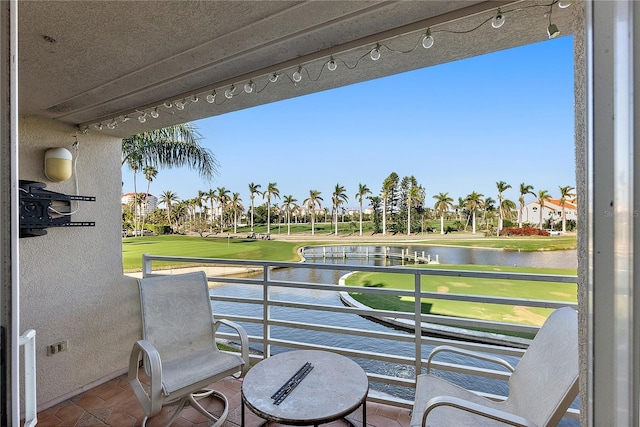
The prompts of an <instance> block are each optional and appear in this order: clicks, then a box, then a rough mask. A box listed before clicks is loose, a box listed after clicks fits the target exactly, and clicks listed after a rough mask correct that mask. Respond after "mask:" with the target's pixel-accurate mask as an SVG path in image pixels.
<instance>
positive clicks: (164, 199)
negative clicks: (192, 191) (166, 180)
mask: <svg viewBox="0 0 640 427" xmlns="http://www.w3.org/2000/svg"><path fill="white" fill-rule="evenodd" d="M179 200H180V199H179V198H178V195H177V194H176V193H174V192H173V191H169V190H165V191H164V192H163V193H162V195H161V196H160V203H164V204H165V206H166V207H167V221H169V228H170V229H171V230H173V227H172V225H171V204H172V203H173V202H177V201H179Z"/></svg>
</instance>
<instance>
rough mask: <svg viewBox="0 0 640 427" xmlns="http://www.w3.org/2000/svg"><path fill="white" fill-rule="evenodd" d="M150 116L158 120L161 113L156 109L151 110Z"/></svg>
mask: <svg viewBox="0 0 640 427" xmlns="http://www.w3.org/2000/svg"><path fill="white" fill-rule="evenodd" d="M149 115H150V116H151V117H153V118H154V119H157V118H158V117H160V113H158V109H157V108H154V109H153V110H151V112H150V113H149Z"/></svg>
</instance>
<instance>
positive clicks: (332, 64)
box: [327, 56, 338, 71]
mask: <svg viewBox="0 0 640 427" xmlns="http://www.w3.org/2000/svg"><path fill="white" fill-rule="evenodd" d="M327 68H328V69H329V71H335V70H336V68H338V64H337V63H336V60H335V59H333V56H332V57H331V59H330V60H329V62H327Z"/></svg>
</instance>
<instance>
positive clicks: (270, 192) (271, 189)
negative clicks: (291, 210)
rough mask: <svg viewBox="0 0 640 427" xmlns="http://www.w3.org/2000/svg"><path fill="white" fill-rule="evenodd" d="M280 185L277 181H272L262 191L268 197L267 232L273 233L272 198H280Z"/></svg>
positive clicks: (263, 195)
mask: <svg viewBox="0 0 640 427" xmlns="http://www.w3.org/2000/svg"><path fill="white" fill-rule="evenodd" d="M276 185H278V184H277V183H275V182H270V183H269V185H267V189H266V190H265V191H264V193H262V197H263V198H264V197H266V198H267V234H271V198H272V197H273V198H276V199H279V198H280V190H278V187H276Z"/></svg>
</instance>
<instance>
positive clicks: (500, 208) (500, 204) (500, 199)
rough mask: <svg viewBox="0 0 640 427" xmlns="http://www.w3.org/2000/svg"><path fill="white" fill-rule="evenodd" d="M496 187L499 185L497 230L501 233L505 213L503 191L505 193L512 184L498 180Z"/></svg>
mask: <svg viewBox="0 0 640 427" xmlns="http://www.w3.org/2000/svg"><path fill="white" fill-rule="evenodd" d="M496 187H498V231H497V234H498V235H500V230H502V218H504V213H503V208H504V206H503V201H504V195H503V194H502V193H504V192H505V191H507V190H508V189H509V188H511V186H510V185H509V184H507V183H506V182H504V181H498V182H496Z"/></svg>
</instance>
